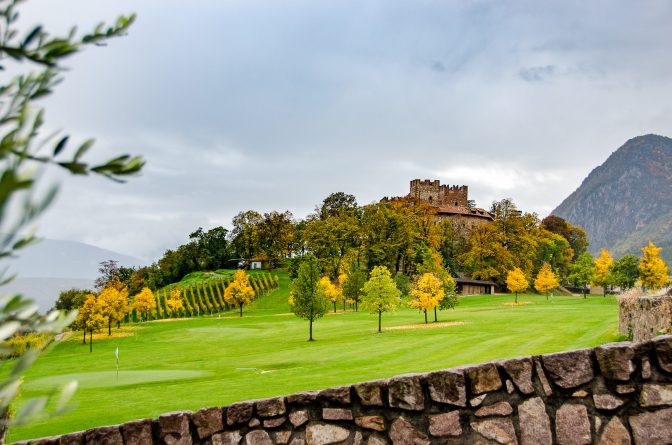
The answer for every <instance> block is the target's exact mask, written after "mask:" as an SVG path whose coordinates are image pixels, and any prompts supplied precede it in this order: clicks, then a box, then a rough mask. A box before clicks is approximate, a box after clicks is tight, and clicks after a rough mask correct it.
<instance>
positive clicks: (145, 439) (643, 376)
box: [29, 336, 672, 445]
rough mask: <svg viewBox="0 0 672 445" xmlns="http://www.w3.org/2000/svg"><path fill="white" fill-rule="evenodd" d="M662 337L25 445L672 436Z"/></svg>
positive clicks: (669, 365) (367, 444) (670, 358)
mask: <svg viewBox="0 0 672 445" xmlns="http://www.w3.org/2000/svg"><path fill="white" fill-rule="evenodd" d="M671 405H672V336H662V337H658V338H656V339H654V340H652V341H648V342H644V343H610V344H606V345H602V346H599V347H597V348H595V349H583V350H578V351H572V352H564V353H558V354H549V355H543V356H535V357H526V358H518V359H512V360H505V361H499V362H493V363H486V364H482V365H476V366H465V367H461V368H455V369H448V370H443V371H436V372H431V373H428V374H414V375H405V376H399V377H394V378H392V379H389V380H379V381H372V382H366V383H360V384H356V385H352V386H344V387H340V388H331V389H326V390H322V391H319V392H317V391H316V392H303V393H299V394H293V395H289V396H285V397H277V398H272V399H266V400H257V401H250V402H241V403H235V404H233V405H230V406H227V407H223V408H220V407H215V408H206V409H202V410H200V411H198V412H177V413H170V414H165V415H162V416H160V417H159V418H158V419H147V420H139V421H135V422H129V423H126V424H123V425H119V426H109V427H101V428H95V429H91V430H89V431H84V432H79V433H74V434H69V435H65V436H61V437H55V438H48V439H40V440H36V441H32V442H29V443H32V444H42V445H45V444H61V445H65V444H68V445H70V444H77V445H84V444H87V445H88V444H109V445H113V444H119V445H122V444H126V445H129V444H175V445H177V444H182V445H189V444H213V445H224V444H226V445H231V444H241V445H243V444H255V445H274V444H291V445H306V444H309V445H326V444H347V445H382V444H394V445H410V444H414V445H425V444H426V445H429V444H462V443H474V444H484V445H485V444H517V443H521V444H535V445H537V444H541V445H543V444H552V443H558V444H589V443H597V444H630V443H632V442H634V443H636V444H664V443H672V406H671Z"/></svg>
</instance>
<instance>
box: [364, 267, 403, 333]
mask: <svg viewBox="0 0 672 445" xmlns="http://www.w3.org/2000/svg"><path fill="white" fill-rule="evenodd" d="M363 292H364V294H363V296H362V307H363V308H364V309H365V310H368V311H369V312H371V313H372V314H375V313H377V314H378V332H379V333H380V332H381V319H382V316H383V312H392V311H395V310H396V309H397V306H399V305H400V304H401V298H400V296H401V292H399V289H397V285H396V284H395V282H394V280H393V279H392V276H391V274H390V271H389V270H388V269H387V267H385V266H376V267H374V268H373V270H372V271H371V277H370V278H369V280H368V281H367V282H366V283H365V284H364V286H363Z"/></svg>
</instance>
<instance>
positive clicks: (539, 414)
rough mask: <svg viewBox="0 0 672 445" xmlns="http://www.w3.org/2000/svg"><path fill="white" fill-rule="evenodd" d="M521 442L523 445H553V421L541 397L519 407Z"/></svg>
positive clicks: (529, 400) (527, 401) (525, 402)
mask: <svg viewBox="0 0 672 445" xmlns="http://www.w3.org/2000/svg"><path fill="white" fill-rule="evenodd" d="M518 421H519V422H520V442H521V444H522V445H551V444H552V443H553V434H552V433H551V421H550V419H549V418H548V414H547V413H546V405H545V404H544V401H543V400H542V399H541V397H534V398H531V399H527V400H525V401H524V402H523V403H521V404H520V405H519V406H518Z"/></svg>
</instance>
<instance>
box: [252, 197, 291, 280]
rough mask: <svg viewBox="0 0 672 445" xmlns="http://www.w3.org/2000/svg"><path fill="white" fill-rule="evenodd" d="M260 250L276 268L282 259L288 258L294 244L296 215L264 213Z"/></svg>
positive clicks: (285, 212)
mask: <svg viewBox="0 0 672 445" xmlns="http://www.w3.org/2000/svg"><path fill="white" fill-rule="evenodd" d="M259 238H260V249H261V251H262V252H263V253H264V255H266V256H267V257H268V258H269V260H270V263H271V269H272V268H274V267H276V266H277V264H278V262H279V261H280V260H281V259H284V258H288V257H289V256H290V255H291V253H292V248H293V243H294V215H292V212H290V211H289V210H286V211H284V212H276V211H273V212H269V213H264V217H263V220H262V221H261V225H260V234H259Z"/></svg>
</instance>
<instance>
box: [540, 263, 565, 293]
mask: <svg viewBox="0 0 672 445" xmlns="http://www.w3.org/2000/svg"><path fill="white" fill-rule="evenodd" d="M558 287H560V281H559V280H558V277H557V275H555V273H554V272H553V269H551V265H550V264H548V263H544V264H543V265H542V266H541V269H539V273H538V274H537V278H536V279H535V280H534V288H535V289H536V290H537V291H538V292H540V293H542V294H546V299H548V292H550V291H552V290H553V289H557V288H558Z"/></svg>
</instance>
